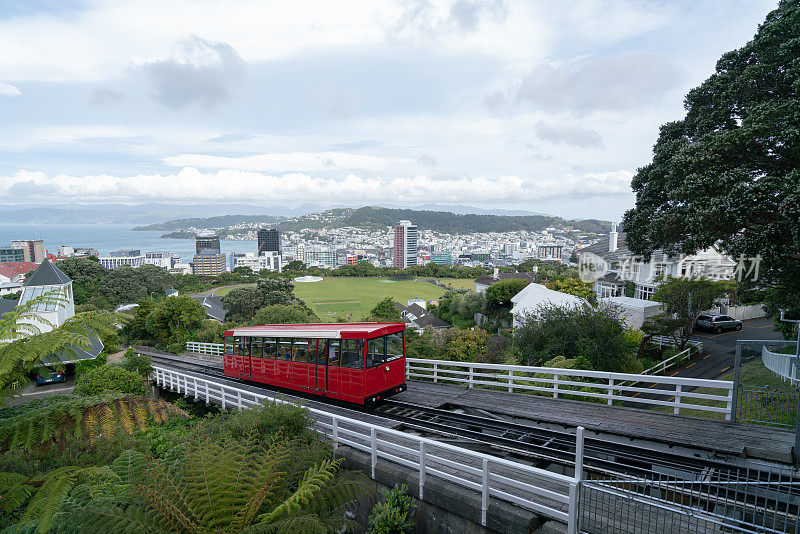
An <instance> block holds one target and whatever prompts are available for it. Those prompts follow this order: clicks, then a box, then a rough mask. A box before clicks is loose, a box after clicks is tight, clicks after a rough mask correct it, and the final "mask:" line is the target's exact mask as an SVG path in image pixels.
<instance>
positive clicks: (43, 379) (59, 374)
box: [33, 369, 67, 386]
mask: <svg viewBox="0 0 800 534" xmlns="http://www.w3.org/2000/svg"><path fill="white" fill-rule="evenodd" d="M42 373H43V374H42ZM33 379H34V380H35V381H36V385H37V386H43V385H45V384H55V383H56V382H66V381H67V373H65V372H64V371H51V370H49V369H48V370H46V371H41V372H39V373H36V374H35V375H34V377H33Z"/></svg>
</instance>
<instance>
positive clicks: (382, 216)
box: [134, 206, 610, 234]
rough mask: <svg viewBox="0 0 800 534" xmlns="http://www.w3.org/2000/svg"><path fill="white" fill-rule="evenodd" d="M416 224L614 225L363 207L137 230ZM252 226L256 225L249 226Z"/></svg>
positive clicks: (508, 227) (499, 227)
mask: <svg viewBox="0 0 800 534" xmlns="http://www.w3.org/2000/svg"><path fill="white" fill-rule="evenodd" d="M403 219H407V220H410V221H413V222H414V223H415V224H416V225H417V226H418V227H419V228H420V229H425V230H433V231H435V232H442V233H448V234H469V233H479V232H480V233H485V232H512V231H516V230H527V231H534V232H535V231H540V230H544V229H545V228H549V227H554V228H572V229H573V230H575V231H577V232H586V233H605V232H607V231H608V228H609V226H610V223H609V222H608V221H600V220H597V219H585V220H565V219H562V218H561V217H555V216H552V215H489V214H485V215H476V214H455V213H451V212H448V211H427V210H411V209H400V208H382V207H379V206H364V207H361V208H336V209H331V210H327V211H324V212H321V213H310V214H307V215H303V216H301V217H293V218H290V219H287V218H284V217H271V216H268V215H263V216H259V215H226V216H222V217H209V218H192V219H175V220H173V221H169V222H166V223H158V224H150V225H147V226H139V227H136V228H134V229H135V230H165V231H181V230H187V229H189V228H201V229H210V228H226V227H231V226H237V228H238V229H239V230H247V229H255V228H257V227H258V226H259V225H262V224H264V223H276V224H277V227H278V228H279V229H280V230H282V231H300V230H302V229H305V228H322V227H328V228H342V227H345V226H351V227H356V228H367V229H369V228H374V229H380V228H386V227H387V226H391V225H393V224H395V223H396V222H397V221H399V220H403ZM248 225H252V227H249V226H248Z"/></svg>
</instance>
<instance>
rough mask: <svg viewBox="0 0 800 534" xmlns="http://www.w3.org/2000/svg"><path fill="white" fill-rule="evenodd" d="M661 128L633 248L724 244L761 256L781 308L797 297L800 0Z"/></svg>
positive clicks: (727, 59)
mask: <svg viewBox="0 0 800 534" xmlns="http://www.w3.org/2000/svg"><path fill="white" fill-rule="evenodd" d="M685 108H686V117H685V118H684V119H683V120H680V121H675V122H670V123H667V124H665V125H663V126H662V127H661V131H660V134H659V137H658V141H657V142H656V145H655V147H654V150H653V161H652V162H651V163H650V164H648V165H646V166H644V167H642V168H640V169H639V170H638V172H637V174H636V176H634V178H633V182H632V184H631V186H632V188H633V190H634V191H635V192H636V206H635V208H633V209H631V210H629V211H628V212H627V213H626V214H625V218H624V221H623V228H624V229H625V231H626V232H627V244H628V246H629V247H630V248H631V250H633V251H634V252H635V253H637V254H643V255H645V256H647V255H649V254H650V253H652V252H653V251H654V250H657V249H664V250H667V251H670V252H673V251H674V252H683V253H687V254H689V253H693V252H695V251H697V250H701V249H705V248H707V247H710V246H712V245H715V244H718V245H719V246H720V247H721V249H722V250H723V251H724V252H726V253H727V254H730V255H731V256H732V257H734V258H737V259H738V258H740V257H742V256H744V257H746V258H755V257H756V256H757V255H760V256H761V257H762V258H763V261H762V262H761V267H760V283H763V284H765V285H771V286H774V287H780V288H781V289H782V290H781V291H780V292H778V293H776V294H774V295H773V296H774V297H776V300H777V301H778V302H777V303H776V305H787V304H788V305H795V306H796V305H797V302H798V299H800V277H798V276H797V273H798V272H800V2H798V0H782V1H781V2H780V3H779V5H778V8H777V9H775V10H774V11H772V12H771V13H769V15H767V18H766V20H765V21H764V23H763V24H762V25H761V26H760V27H759V29H758V31H757V33H756V35H755V37H754V38H753V40H751V41H750V42H748V43H747V44H746V45H744V46H743V47H742V48H740V49H738V50H734V51H731V52H728V53H726V54H724V55H723V56H722V58H720V60H719V61H718V62H717V66H716V72H715V73H714V74H713V75H712V76H711V77H709V78H708V79H707V80H706V81H704V82H703V83H702V84H701V85H700V86H699V87H696V88H695V89H692V90H691V91H690V92H689V94H688V95H687V96H686V99H685Z"/></svg>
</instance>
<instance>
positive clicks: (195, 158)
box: [164, 152, 414, 172]
mask: <svg viewBox="0 0 800 534" xmlns="http://www.w3.org/2000/svg"><path fill="white" fill-rule="evenodd" d="M164 163H166V164H167V165H169V166H171V167H198V168H201V169H235V170H241V171H271V172H286V171H335V170H341V169H360V170H366V171H382V170H386V169H388V168H390V167H391V166H392V165H402V164H410V163H414V160H411V159H407V158H382V157H377V156H364V155H361V154H347V153H343V152H292V153H288V154H259V155H256V156H244V157H238V158H231V157H224V156H210V155H206V154H179V155H177V156H170V157H168V158H164Z"/></svg>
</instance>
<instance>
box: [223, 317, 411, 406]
mask: <svg viewBox="0 0 800 534" xmlns="http://www.w3.org/2000/svg"><path fill="white" fill-rule="evenodd" d="M405 328H406V326H405V324H403V323H346V324H294V325H264V326H248V327H243V328H236V329H234V330H229V331H226V332H225V334H224V335H225V355H224V363H225V375H227V376H230V377H233V378H243V379H246V380H251V381H253V382H261V383H263V384H269V385H271V386H277V387H281V388H288V389H293V390H297V391H302V392H305V393H311V394H314V395H320V396H324V397H328V398H333V399H340V400H343V401H348V402H354V403H358V404H367V403H375V402H377V401H379V400H380V399H383V398H386V397H388V396H390V395H394V394H395V393H399V392H400V391H404V390H405V389H406V359H405Z"/></svg>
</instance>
